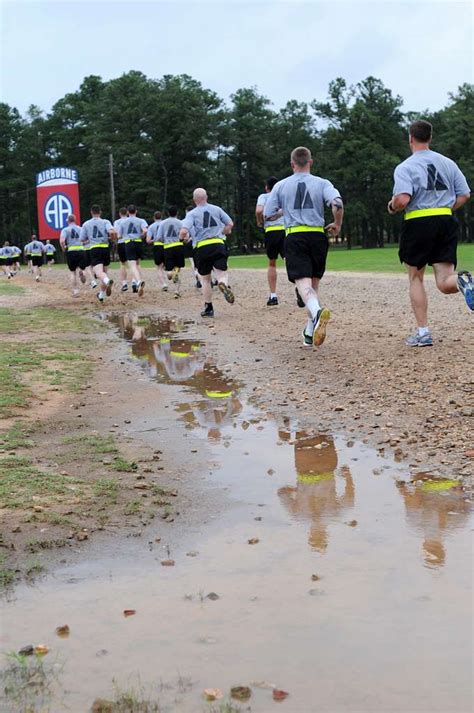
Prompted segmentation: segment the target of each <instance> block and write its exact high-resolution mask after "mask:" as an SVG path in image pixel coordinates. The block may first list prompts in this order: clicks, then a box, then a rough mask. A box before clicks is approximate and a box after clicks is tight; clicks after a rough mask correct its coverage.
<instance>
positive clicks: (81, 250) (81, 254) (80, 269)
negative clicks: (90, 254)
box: [59, 213, 86, 297]
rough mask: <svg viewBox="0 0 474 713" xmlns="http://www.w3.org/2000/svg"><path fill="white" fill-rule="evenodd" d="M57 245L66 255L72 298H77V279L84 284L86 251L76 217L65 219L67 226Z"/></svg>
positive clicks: (70, 216) (72, 215)
mask: <svg viewBox="0 0 474 713" xmlns="http://www.w3.org/2000/svg"><path fill="white" fill-rule="evenodd" d="M59 244H60V245H61V248H62V250H63V251H64V252H65V253H66V262H67V266H68V269H69V272H70V274H71V287H72V296H73V297H79V282H78V278H79V279H80V281H81V282H82V284H84V283H85V282H86V276H85V275H84V270H85V269H86V250H85V245H84V243H83V241H82V240H81V226H80V225H77V223H76V216H75V215H74V214H72V213H71V215H68V217H67V226H66V227H65V228H63V230H62V231H61V235H60V236H59Z"/></svg>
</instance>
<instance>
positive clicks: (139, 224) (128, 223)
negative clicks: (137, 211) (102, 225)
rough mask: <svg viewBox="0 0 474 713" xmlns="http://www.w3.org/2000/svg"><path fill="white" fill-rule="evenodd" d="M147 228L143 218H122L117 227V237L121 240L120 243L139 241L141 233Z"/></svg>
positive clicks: (134, 216)
mask: <svg viewBox="0 0 474 713" xmlns="http://www.w3.org/2000/svg"><path fill="white" fill-rule="evenodd" d="M147 228H148V223H147V222H146V220H143V218H138V217H137V216H136V215H129V216H128V218H123V220H121V221H120V223H119V226H118V230H117V232H118V236H119V238H122V241H121V242H125V243H127V242H129V241H130V240H141V239H142V235H143V231H144V230H146V229H147Z"/></svg>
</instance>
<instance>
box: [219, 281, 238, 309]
mask: <svg viewBox="0 0 474 713" xmlns="http://www.w3.org/2000/svg"><path fill="white" fill-rule="evenodd" d="M219 289H220V291H221V292H222V294H223V295H224V297H225V300H226V302H228V303H229V304H230V305H233V304H234V302H235V297H234V293H233V292H232V290H231V289H230V287H229V285H226V284H224V283H223V282H219Z"/></svg>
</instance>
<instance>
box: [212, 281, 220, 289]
mask: <svg viewBox="0 0 474 713" xmlns="http://www.w3.org/2000/svg"><path fill="white" fill-rule="evenodd" d="M218 284H219V283H218V282H217V280H211V287H217V285H218Z"/></svg>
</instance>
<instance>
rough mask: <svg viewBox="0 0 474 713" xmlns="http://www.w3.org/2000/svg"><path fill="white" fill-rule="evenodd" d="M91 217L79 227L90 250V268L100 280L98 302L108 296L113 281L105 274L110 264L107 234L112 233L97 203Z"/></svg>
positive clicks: (82, 238) (110, 226) (82, 237)
mask: <svg viewBox="0 0 474 713" xmlns="http://www.w3.org/2000/svg"><path fill="white" fill-rule="evenodd" d="M91 215H92V218H91V219H90V220H86V222H85V223H84V224H83V226H82V228H81V240H82V241H83V243H84V244H85V245H86V247H87V249H89V250H90V260H91V268H92V270H93V271H94V274H95V276H96V277H97V279H98V280H100V281H101V289H100V291H99V292H98V293H97V299H98V300H99V302H103V301H104V299H105V296H106V295H107V297H110V295H111V293H112V285H113V284H114V281H113V280H112V279H111V278H110V277H109V276H108V275H107V270H108V267H109V265H110V247H109V236H110V235H111V234H112V233H113V228H112V223H111V222H110V220H106V219H105V218H101V209H100V206H98V205H93V206H92V208H91Z"/></svg>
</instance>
